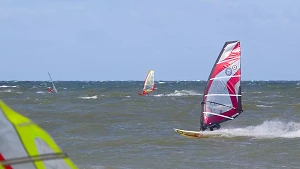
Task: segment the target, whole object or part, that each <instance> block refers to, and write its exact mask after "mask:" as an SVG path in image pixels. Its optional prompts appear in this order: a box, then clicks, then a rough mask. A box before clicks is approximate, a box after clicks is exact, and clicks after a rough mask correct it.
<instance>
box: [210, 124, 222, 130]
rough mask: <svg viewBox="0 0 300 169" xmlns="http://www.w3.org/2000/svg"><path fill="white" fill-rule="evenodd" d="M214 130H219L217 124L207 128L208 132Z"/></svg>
mask: <svg viewBox="0 0 300 169" xmlns="http://www.w3.org/2000/svg"><path fill="white" fill-rule="evenodd" d="M214 128H216V129H217V130H219V129H220V128H221V126H220V124H219V123H216V124H214V125H213V126H211V127H209V130H210V131H214Z"/></svg>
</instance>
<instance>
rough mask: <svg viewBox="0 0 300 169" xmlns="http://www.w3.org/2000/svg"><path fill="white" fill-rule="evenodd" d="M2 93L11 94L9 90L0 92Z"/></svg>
mask: <svg viewBox="0 0 300 169" xmlns="http://www.w3.org/2000/svg"><path fill="white" fill-rule="evenodd" d="M0 92H2V93H10V92H11V89H8V90H3V91H0Z"/></svg>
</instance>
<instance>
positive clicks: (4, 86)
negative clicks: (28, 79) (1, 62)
mask: <svg viewBox="0 0 300 169" xmlns="http://www.w3.org/2000/svg"><path fill="white" fill-rule="evenodd" d="M14 87H18V86H6V85H2V86H0V88H14Z"/></svg>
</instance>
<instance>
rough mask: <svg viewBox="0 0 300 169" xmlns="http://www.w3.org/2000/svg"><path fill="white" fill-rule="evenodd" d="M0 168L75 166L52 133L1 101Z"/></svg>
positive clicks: (64, 168)
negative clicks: (55, 140) (52, 136)
mask: <svg viewBox="0 0 300 169" xmlns="http://www.w3.org/2000/svg"><path fill="white" fill-rule="evenodd" d="M0 134H1V136H0V169H50V168H51V169H77V167H76V166H75V164H74V163H73V162H72V161H71V160H70V159H69V158H68V157H67V155H66V154H65V153H63V152H62V151H61V150H60V148H59V147H58V146H57V144H56V143H55V142H54V140H53V139H52V138H51V136H50V135H49V134H48V133H47V132H46V131H44V130H43V129H42V128H40V127H39V126H38V125H37V124H35V123H34V122H32V121H31V120H30V119H29V118H27V117H25V116H22V115H21V114H19V113H17V112H15V111H14V110H12V109H11V108H9V107H8V106H7V105H6V104H5V103H4V102H2V101H1V100H0Z"/></svg>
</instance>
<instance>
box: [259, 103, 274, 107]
mask: <svg viewBox="0 0 300 169" xmlns="http://www.w3.org/2000/svg"><path fill="white" fill-rule="evenodd" d="M256 107H273V106H267V105H262V104H258V105H256Z"/></svg>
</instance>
